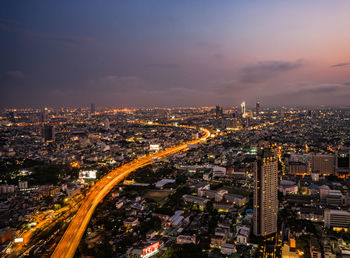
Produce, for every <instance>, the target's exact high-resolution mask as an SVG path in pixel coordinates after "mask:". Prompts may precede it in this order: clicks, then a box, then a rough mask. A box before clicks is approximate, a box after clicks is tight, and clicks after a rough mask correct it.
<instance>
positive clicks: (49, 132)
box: [41, 125, 55, 142]
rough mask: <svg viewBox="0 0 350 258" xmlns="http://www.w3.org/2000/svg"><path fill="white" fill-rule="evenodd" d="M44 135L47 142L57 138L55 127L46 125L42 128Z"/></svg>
mask: <svg viewBox="0 0 350 258" xmlns="http://www.w3.org/2000/svg"><path fill="white" fill-rule="evenodd" d="M41 132H42V137H43V140H44V141H45V142H47V141H54V140H55V127H54V126H52V125H44V126H43V128H42V131H41Z"/></svg>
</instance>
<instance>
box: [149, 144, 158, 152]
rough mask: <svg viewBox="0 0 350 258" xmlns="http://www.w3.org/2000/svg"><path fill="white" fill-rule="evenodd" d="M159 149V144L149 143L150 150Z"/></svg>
mask: <svg viewBox="0 0 350 258" xmlns="http://www.w3.org/2000/svg"><path fill="white" fill-rule="evenodd" d="M159 149H160V146H159V144H150V145H149V150H150V151H159Z"/></svg>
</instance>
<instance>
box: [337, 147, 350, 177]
mask: <svg viewBox="0 0 350 258" xmlns="http://www.w3.org/2000/svg"><path fill="white" fill-rule="evenodd" d="M335 156H336V157H335V167H336V171H337V173H346V174H347V173H350V150H341V151H337V152H336V154H335Z"/></svg>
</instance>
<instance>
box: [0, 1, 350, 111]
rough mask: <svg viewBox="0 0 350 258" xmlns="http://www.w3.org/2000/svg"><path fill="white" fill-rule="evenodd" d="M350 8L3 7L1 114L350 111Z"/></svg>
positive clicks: (347, 4) (341, 4)
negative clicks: (97, 109) (100, 109)
mask: <svg viewBox="0 0 350 258" xmlns="http://www.w3.org/2000/svg"><path fill="white" fill-rule="evenodd" d="M349 13H350V1H348V0H327V1H325V0H283V1H282V0H279V1H277V0H250V1H247V0H235V1H231V0H220V1H212V0H173V1H170V0H157V1H156V0H146V1H145V0H143V1H142V0H133V1H127V0H110V1H102V0H101V1H95V0H75V1H67V0H61V1H47V0H45V1H44V0H33V1H27V0H2V1H1V3H0V87H1V88H0V106H1V107H8V108H9V107H12V108H20V107H44V106H47V107H61V106H71V107H83V106H88V105H89V103H95V104H96V105H97V106H113V107H115V106H116V107H152V106H163V107H176V106H213V105H221V106H225V107H231V106H236V105H239V104H240V103H241V102H242V101H243V100H245V101H246V102H247V104H248V106H253V105H255V102H256V101H260V102H261V105H262V106H277V105H349V104H350V101H349V100H350V15H349Z"/></svg>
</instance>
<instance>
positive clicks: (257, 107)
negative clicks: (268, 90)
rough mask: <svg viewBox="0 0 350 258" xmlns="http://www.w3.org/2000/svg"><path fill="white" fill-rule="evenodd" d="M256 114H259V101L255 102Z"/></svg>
mask: <svg viewBox="0 0 350 258" xmlns="http://www.w3.org/2000/svg"><path fill="white" fill-rule="evenodd" d="M256 116H257V117H258V116H260V102H256Z"/></svg>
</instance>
